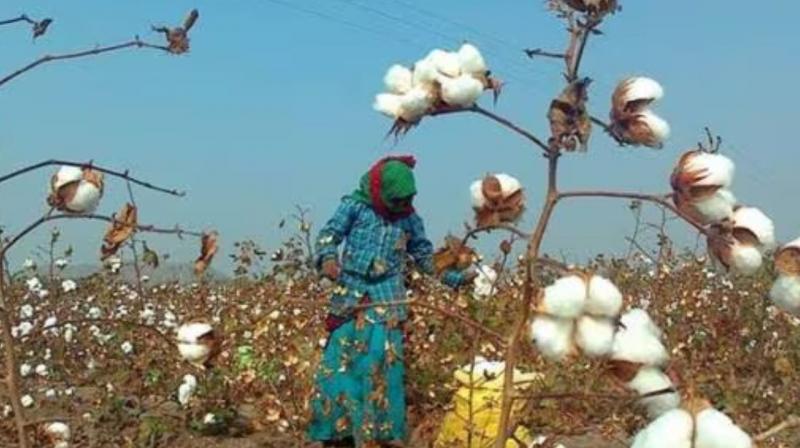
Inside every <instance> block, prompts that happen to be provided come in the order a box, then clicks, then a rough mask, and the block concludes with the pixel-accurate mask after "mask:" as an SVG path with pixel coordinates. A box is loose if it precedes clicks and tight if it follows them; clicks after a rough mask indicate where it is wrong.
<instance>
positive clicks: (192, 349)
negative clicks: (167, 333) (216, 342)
mask: <svg viewBox="0 0 800 448" xmlns="http://www.w3.org/2000/svg"><path fill="white" fill-rule="evenodd" d="M212 331H213V328H212V327H211V325H208V324H205V323H192V324H185V325H182V326H181V327H180V328H179V329H178V352H179V353H180V355H181V357H182V358H183V359H184V360H186V361H189V362H191V363H202V362H204V361H205V360H206V359H207V358H208V356H209V355H210V354H211V347H209V346H208V345H206V344H203V343H200V342H199V339H200V338H201V337H203V336H205V335H207V334H209V333H211V332H212Z"/></svg>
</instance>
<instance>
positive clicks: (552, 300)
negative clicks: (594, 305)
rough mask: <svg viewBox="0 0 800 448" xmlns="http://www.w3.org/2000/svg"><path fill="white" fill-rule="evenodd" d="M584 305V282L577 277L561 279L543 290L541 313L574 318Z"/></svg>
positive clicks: (571, 276)
mask: <svg viewBox="0 0 800 448" xmlns="http://www.w3.org/2000/svg"><path fill="white" fill-rule="evenodd" d="M585 304H586V282H584V281H583V279H582V278H581V277H579V276H577V275H570V276H568V277H562V278H560V279H558V280H556V281H555V283H553V284H552V285H550V286H548V287H546V288H545V289H544V298H543V299H542V304H541V311H543V312H544V313H547V314H550V315H553V316H558V317H563V318H576V317H578V316H579V315H580V314H581V313H582V312H583V307H584V305H585Z"/></svg>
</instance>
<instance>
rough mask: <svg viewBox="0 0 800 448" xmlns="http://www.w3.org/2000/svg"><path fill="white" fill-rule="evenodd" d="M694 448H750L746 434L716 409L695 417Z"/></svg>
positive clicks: (749, 440) (707, 410)
mask: <svg viewBox="0 0 800 448" xmlns="http://www.w3.org/2000/svg"><path fill="white" fill-rule="evenodd" d="M695 424H696V428H695V433H696V435H695V439H694V441H695V443H694V448H751V447H752V446H753V441H752V439H751V438H750V436H749V435H747V433H746V432H744V431H743V430H742V429H741V428H739V427H738V426H736V424H734V423H733V421H732V420H731V419H730V418H729V417H728V416H727V415H725V414H723V413H722V412H719V411H718V410H716V409H706V410H704V411H702V412H700V413H699V414H697V417H695Z"/></svg>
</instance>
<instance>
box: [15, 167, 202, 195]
mask: <svg viewBox="0 0 800 448" xmlns="http://www.w3.org/2000/svg"><path fill="white" fill-rule="evenodd" d="M51 165H66V166H75V167H78V168H84V167H86V168H91V169H93V170H95V171H100V172H101V173H104V174H108V175H109V176H114V177H118V178H120V179H124V180H126V181H128V182H131V183H134V184H136V185H139V186H140V187H144V188H148V189H150V190H155V191H158V192H161V193H166V194H171V195H173V196H185V195H186V192H183V191H178V190H174V189H173V190H169V189H166V188H163V187H159V186H156V185H153V184H151V183H150V182H145V181H143V180H139V179H136V178H134V177H132V176H131V175H130V173H129V172H128V170H125V171H124V172H120V171H114V170H111V169H108V168H103V167H100V166H97V165H95V164H94V163H92V162H91V161H90V162H88V163H79V162H71V161H68V160H55V159H50V160H45V161H43V162H39V163H36V164H33V165H30V166H26V167H25V168H20V169H18V170H16V171H13V172H11V173H9V174H6V175H3V176H0V184H2V183H3V182H5V181H7V180H10V179H13V178H14V177H17V176H20V175H22V174H25V173H29V172H31V171H35V170H38V169H40V168H43V167H46V166H51Z"/></svg>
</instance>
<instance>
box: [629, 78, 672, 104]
mask: <svg viewBox="0 0 800 448" xmlns="http://www.w3.org/2000/svg"><path fill="white" fill-rule="evenodd" d="M620 88H623V89H625V90H624V100H625V102H626V103H630V102H631V101H637V102H639V101H658V100H660V99H661V98H663V97H664V88H663V87H661V84H659V83H658V81H656V80H654V79H651V78H647V77H644V76H637V77H634V78H630V79H627V80H625V81H623V83H622V84H620Z"/></svg>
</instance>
